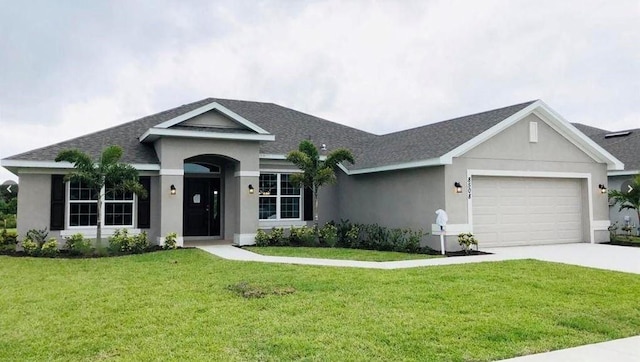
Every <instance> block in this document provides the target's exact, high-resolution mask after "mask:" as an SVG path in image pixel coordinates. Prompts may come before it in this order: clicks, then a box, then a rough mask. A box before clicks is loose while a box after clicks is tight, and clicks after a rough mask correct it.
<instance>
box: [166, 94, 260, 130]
mask: <svg viewBox="0 0 640 362" xmlns="http://www.w3.org/2000/svg"><path fill="white" fill-rule="evenodd" d="M211 110H216V111H218V112H220V113H222V114H224V115H225V116H227V117H229V118H231V119H232V120H234V121H236V122H238V123H240V124H241V125H243V126H245V127H247V128H249V129H250V130H252V131H254V132H256V133H258V134H269V132H267V131H265V130H264V129H262V128H260V127H259V126H258V125H256V124H255V123H253V122H251V121H249V120H247V119H246V118H244V117H242V116H240V115H239V114H237V113H235V112H234V111H232V110H230V109H229V108H227V107H225V106H223V105H222V104H220V103H218V102H211V103H209V104H206V105H204V106H202V107H200V108H196V109H194V110H193V111H190V112H187V113H185V114H182V115H180V116H178V117H175V118H172V119H170V120H168V121H165V122H162V123H160V124H158V125H155V126H153V128H169V127H172V126H175V125H177V124H179V123H181V122H184V121H186V120H188V119H191V118H193V117H196V116H199V115H201V114H203V113H206V112H209V111H211Z"/></svg>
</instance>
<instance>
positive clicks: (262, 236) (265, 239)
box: [256, 230, 271, 246]
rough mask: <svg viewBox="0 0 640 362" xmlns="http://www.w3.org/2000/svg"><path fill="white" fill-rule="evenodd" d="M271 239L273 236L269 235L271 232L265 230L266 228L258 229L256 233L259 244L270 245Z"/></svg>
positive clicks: (257, 243)
mask: <svg viewBox="0 0 640 362" xmlns="http://www.w3.org/2000/svg"><path fill="white" fill-rule="evenodd" d="M270 241H271V238H270V237H269V234H267V233H266V232H264V230H258V232H257V233H256V245H257V246H269V242H270Z"/></svg>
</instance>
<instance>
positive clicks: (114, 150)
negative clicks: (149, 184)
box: [56, 145, 147, 246]
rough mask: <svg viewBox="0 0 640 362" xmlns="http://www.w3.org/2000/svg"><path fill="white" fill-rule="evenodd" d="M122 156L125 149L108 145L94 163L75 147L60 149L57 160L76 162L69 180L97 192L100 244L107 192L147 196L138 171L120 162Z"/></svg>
mask: <svg viewBox="0 0 640 362" xmlns="http://www.w3.org/2000/svg"><path fill="white" fill-rule="evenodd" d="M121 158H122V148H121V147H120V146H115V145H113V146H108V147H107V148H105V149H104V150H103V151H102V155H101V156H100V160H99V161H98V162H94V161H93V160H92V159H91V156H89V155H88V154H86V153H84V152H82V151H80V150H76V149H71V150H63V151H60V153H58V156H57V157H56V162H61V161H67V162H71V163H73V167H74V171H73V172H71V173H69V174H67V175H66V176H65V180H66V181H79V182H81V183H82V185H83V186H86V187H88V188H90V189H91V190H92V191H93V192H94V194H95V195H98V199H97V200H96V203H97V209H98V215H97V223H96V243H97V246H100V245H101V243H102V221H101V219H102V203H103V199H104V196H105V195H106V194H107V193H112V192H125V191H128V192H133V193H135V194H136V195H138V196H140V197H142V198H146V197H147V191H146V190H145V189H144V187H143V186H142V185H141V184H140V183H139V182H138V170H136V169H135V168H133V166H131V165H128V164H126V163H121V162H120V159H121ZM105 186H109V187H108V188H107V187H105Z"/></svg>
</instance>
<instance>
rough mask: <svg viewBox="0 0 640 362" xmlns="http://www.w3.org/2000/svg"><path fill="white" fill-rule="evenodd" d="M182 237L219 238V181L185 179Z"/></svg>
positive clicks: (216, 179)
mask: <svg viewBox="0 0 640 362" xmlns="http://www.w3.org/2000/svg"><path fill="white" fill-rule="evenodd" d="M184 183H185V186H184V236H220V200H221V197H222V195H221V192H220V179H219V178H185V180H184Z"/></svg>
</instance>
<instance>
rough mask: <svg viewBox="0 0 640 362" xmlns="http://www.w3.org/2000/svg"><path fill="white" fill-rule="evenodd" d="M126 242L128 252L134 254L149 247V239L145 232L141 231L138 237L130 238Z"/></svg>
mask: <svg viewBox="0 0 640 362" xmlns="http://www.w3.org/2000/svg"><path fill="white" fill-rule="evenodd" d="M128 241H129V243H128V247H129V248H128V249H129V250H128V251H129V252H131V253H134V254H139V253H142V252H144V251H145V250H146V249H147V248H148V247H149V239H148V238H147V232H146V231H143V232H141V233H140V234H138V235H135V236H131V237H130V238H129V240H128Z"/></svg>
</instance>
